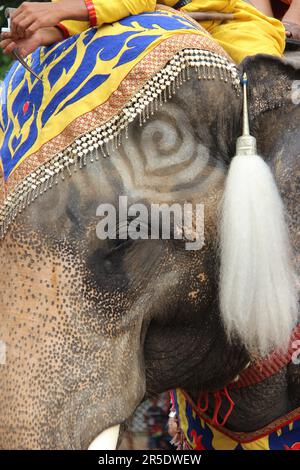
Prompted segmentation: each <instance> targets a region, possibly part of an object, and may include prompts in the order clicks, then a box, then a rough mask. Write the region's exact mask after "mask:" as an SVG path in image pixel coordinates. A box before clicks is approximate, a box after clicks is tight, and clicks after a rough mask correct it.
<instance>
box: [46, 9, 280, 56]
mask: <svg viewBox="0 0 300 470" xmlns="http://www.w3.org/2000/svg"><path fill="white" fill-rule="evenodd" d="M52 1H55V2H57V1H59V0H52ZM86 2H87V3H89V4H90V8H91V10H92V11H91V10H90V20H91V21H90V22H81V21H64V22H62V23H61V24H60V25H58V26H59V27H60V28H61V30H62V31H63V32H64V34H65V37H68V36H69V35H74V34H78V33H81V32H83V31H85V30H86V29H88V28H89V27H90V26H101V25H103V24H104V23H114V22H116V21H119V20H121V19H123V18H125V17H127V16H129V15H138V14H140V13H144V12H148V11H154V10H155V8H156V6H157V5H158V4H163V5H165V6H168V7H175V6H176V8H178V6H180V5H179V2H178V0H159V2H157V1H156V0H109V1H107V0H86ZM180 9H181V10H182V11H185V12H197V11H198V12H199V11H214V12H222V13H232V14H233V16H234V18H233V19H232V20H227V21H216V20H214V21H202V22H201V26H203V28H205V29H206V30H207V31H208V32H209V33H210V34H211V35H212V37H213V38H214V39H215V40H216V41H217V42H218V43H219V44H220V45H221V46H222V47H223V48H224V49H225V51H226V52H227V53H228V54H229V55H230V56H231V57H232V59H233V60H234V61H235V62H236V63H239V62H241V61H242V60H243V59H244V58H245V57H247V56H250V55H255V54H269V55H275V56H282V55H283V52H284V48H285V29H284V26H283V25H282V23H281V22H280V21H278V20H276V19H275V18H269V17H267V16H265V15H264V14H263V13H261V12H259V11H258V10H257V9H256V8H254V7H253V6H252V5H250V4H249V3H246V2H244V1H243V0H191V1H190V2H189V3H187V4H186V5H184V6H183V7H182V8H180Z"/></svg>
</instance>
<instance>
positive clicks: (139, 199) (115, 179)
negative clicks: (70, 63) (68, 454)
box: [0, 55, 300, 449]
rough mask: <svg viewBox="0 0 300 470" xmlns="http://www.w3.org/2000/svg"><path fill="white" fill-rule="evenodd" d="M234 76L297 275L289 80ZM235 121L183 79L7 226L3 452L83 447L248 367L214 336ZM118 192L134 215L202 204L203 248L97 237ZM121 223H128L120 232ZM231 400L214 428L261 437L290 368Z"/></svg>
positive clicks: (227, 88) (224, 339)
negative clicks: (278, 202)
mask: <svg viewBox="0 0 300 470" xmlns="http://www.w3.org/2000/svg"><path fill="white" fill-rule="evenodd" d="M238 70H239V72H240V73H241V74H242V73H244V72H246V73H247V75H248V81H249V84H250V85H249V96H248V99H249V116H250V128H251V132H252V134H253V135H254V136H255V137H256V138H257V143H258V149H259V153H260V155H262V156H263V158H264V159H265V161H266V162H267V164H268V166H269V168H270V169H271V170H272V173H273V175H274V177H275V179H276V182H277V185H278V188H279V191H280V194H281V196H282V200H283V202H284V207H285V212H286V218H287V224H288V226H289V230H290V236H291V243H292V247H293V250H294V253H295V255H296V269H297V270H298V273H299V262H298V261H299V256H298V253H299V248H300V240H299V231H298V223H299V211H298V207H297V196H298V189H299V179H298V178H299V164H298V157H299V152H300V137H299V126H298V123H299V119H300V108H299V106H298V102H297V88H295V86H296V85H295V84H297V80H300V72H299V70H298V69H296V68H294V67H293V66H292V65H289V64H287V63H286V62H284V60H281V59H276V58H273V57H268V56H264V55H258V56H256V57H251V58H247V59H246V60H245V61H244V62H243V63H242V64H240V66H239V68H238ZM293 90H294V91H293ZM292 93H294V95H293V99H292V97H291V94H292ZM242 108H243V99H242V94H241V93H237V92H236V90H235V89H234V87H233V86H232V83H231V81H230V80H228V81H223V80H220V79H218V78H215V79H214V80H210V79H203V80H199V77H198V73H197V71H196V70H194V69H193V70H191V72H190V77H189V80H186V81H183V83H182V84H181V86H180V87H179V88H178V90H177V91H176V93H175V94H174V95H173V96H171V97H169V99H167V100H166V102H163V103H162V106H161V107H158V109H157V110H155V111H154V112H153V114H152V113H150V116H148V118H147V119H146V122H142V123H141V124H142V125H140V122H139V119H138V117H137V118H135V119H133V120H132V122H131V123H130V125H129V127H128V135H127V136H126V138H125V139H123V142H122V143H121V145H118V146H115V147H111V148H110V151H109V155H105V156H104V155H103V152H102V151H101V150H100V149H98V150H93V151H92V152H90V155H89V156H88V158H87V159H86V161H84V163H83V164H82V165H80V166H79V165H78V166H77V170H76V171H75V170H74V171H73V170H72V176H71V177H68V175H67V176H65V177H64V178H60V177H59V178H58V184H57V185H55V184H53V187H52V188H48V190H47V191H46V192H44V193H42V194H40V195H39V197H38V198H37V199H36V200H35V201H34V202H33V203H32V204H30V205H28V206H26V207H25V209H24V210H22V211H21V212H20V213H17V214H16V217H15V219H14V220H13V221H12V223H11V225H10V227H9V228H8V230H7V232H6V233H5V235H4V236H3V238H2V240H1V243H0V259H1V268H0V269H1V287H0V299H1V310H0V339H1V340H2V341H3V342H4V343H5V344H6V365H1V366H0V423H1V431H0V448H1V449H87V448H88V447H89V445H90V444H91V442H92V441H93V440H94V439H95V438H96V437H97V436H98V435H100V434H101V433H102V432H104V431H106V430H107V429H110V428H112V427H114V426H118V425H120V424H122V423H125V422H126V420H127V419H129V418H130V416H131V415H132V414H133V413H134V411H135V409H136V408H137V407H138V406H139V404H140V403H141V402H142V401H143V400H144V398H145V397H147V396H155V395H157V394H159V393H161V392H164V391H167V390H171V389H176V388H180V389H184V390H186V391H187V392H188V393H189V394H190V396H191V397H193V398H194V399H195V400H197V397H198V396H199V394H200V393H201V392H214V391H216V390H220V389H222V388H223V387H225V386H227V385H228V384H230V383H232V382H233V381H234V380H235V378H236V377H237V376H238V375H239V374H240V373H241V372H242V371H243V370H244V369H245V368H247V366H248V365H249V362H251V361H252V360H253V357H252V355H251V351H249V349H248V348H247V345H245V343H244V341H243V338H241V337H239V336H238V335H236V336H235V337H234V339H232V338H231V339H230V338H229V337H228V335H227V332H226V325H224V321H223V320H222V317H221V314H220V307H219V294H218V291H219V271H220V249H219V240H218V235H217V233H218V223H219V205H220V201H221V200H222V195H223V192H224V186H225V183H226V176H227V173H228V168H229V164H230V160H231V158H232V156H234V154H235V144H236V140H237V138H238V136H240V135H241V132H242V120H241V116H242ZM274 129H276V132H274ZM120 195H122V196H124V197H126V198H127V201H128V204H129V205H132V204H143V206H144V207H146V208H150V206H151V205H152V204H163V203H165V204H177V205H179V207H183V205H184V204H186V203H187V202H188V203H191V204H193V205H195V204H202V205H203V206H204V216H205V224H204V240H205V242H204V244H203V247H202V248H201V250H186V247H185V243H186V239H185V238H184V237H183V238H181V239H179V238H178V239H176V238H175V237H174V238H172V237H171V238H170V239H165V238H164V237H163V236H162V233H161V232H159V236H157V237H156V238H154V239H143V238H142V237H141V238H138V237H136V239H133V238H132V239H129V238H127V239H122V237H119V238H118V237H116V238H113V239H109V238H107V239H100V238H99V237H98V236H97V227H99V221H100V220H101V219H100V217H99V206H100V205H101V204H104V205H105V206H104V208H106V209H107V208H108V207H109V205H110V206H112V207H116V208H118V207H119V196H120ZM118 211H119V209H117V212H118ZM100 212H101V211H100ZM97 214H98V215H97ZM102 215H103V213H102ZM132 222H133V217H132V215H131V216H130V215H128V218H127V220H126V221H125V225H126V228H127V226H129V225H130V224H131V223H132ZM147 223H148V224H149V225H147V224H146V225H147V227H146V228H145V227H144V228H145V229H147V230H148V229H149V228H151V219H150V218H149V221H148V222H147ZM173 228H174V227H173ZM122 229H124V227H123V226H122V223H120V224H119V225H118V224H117V225H116V230H117V232H118V233H119V234H120V233H121V232H122ZM232 397H233V399H234V402H235V407H234V409H233V412H232V414H231V416H230V418H229V420H228V423H227V426H228V428H229V429H231V430H233V431H237V432H252V431H255V430H257V429H259V428H262V427H264V426H266V425H267V424H268V423H270V422H272V421H273V420H275V419H276V418H278V417H281V416H284V415H286V414H287V413H288V412H289V411H291V410H294V409H296V408H298V407H299V406H300V373H299V367H298V366H296V365H295V364H293V363H291V364H289V365H287V366H285V367H283V368H282V369H281V370H280V371H279V372H277V373H276V374H274V375H272V376H271V377H269V378H267V379H266V380H264V381H262V382H261V383H258V384H256V385H255V386H253V387H249V388H246V389H242V390H234V391H232ZM270 403H272V406H270ZM212 411H213V404H212V403H209V412H212ZM225 411H226V410H225V409H223V407H222V408H221V416H222V417H223V416H224V414H225Z"/></svg>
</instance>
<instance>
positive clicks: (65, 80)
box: [0, 11, 208, 181]
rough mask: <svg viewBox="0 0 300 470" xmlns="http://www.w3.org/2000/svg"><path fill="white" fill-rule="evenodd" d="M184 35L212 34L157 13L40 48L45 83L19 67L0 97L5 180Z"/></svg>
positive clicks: (39, 69) (33, 61) (38, 68)
mask: <svg viewBox="0 0 300 470" xmlns="http://www.w3.org/2000/svg"><path fill="white" fill-rule="evenodd" d="M180 34H194V35H195V34H197V35H201V36H208V34H206V33H205V32H204V30H202V29H201V28H200V27H198V26H197V24H196V23H194V22H193V21H189V19H188V18H185V17H183V16H182V15H177V14H175V13H171V12H169V11H156V12H153V13H147V14H146V13H145V14H141V15H137V16H131V17H128V18H125V19H123V20H121V21H119V22H117V23H114V24H113V25H106V26H104V27H102V28H99V29H97V28H93V29H89V30H87V31H86V32H84V33H82V34H80V35H76V36H73V37H71V38H69V39H67V40H65V41H63V42H61V43H58V44H56V45H53V46H51V47H48V48H44V47H43V48H40V49H38V50H37V51H35V52H34V53H33V54H32V55H31V56H30V58H29V62H30V65H31V67H32V68H33V70H34V71H35V72H36V73H37V74H38V75H39V76H40V77H41V78H42V81H38V80H36V79H35V78H34V77H33V76H32V75H31V74H30V73H28V72H27V71H26V70H25V69H24V67H22V66H21V65H20V64H18V63H15V65H14V66H13V67H12V69H11V70H10V72H9V74H8V75H7V77H6V79H5V80H4V83H3V84H2V93H1V102H2V107H1V113H0V149H1V155H0V157H1V165H2V170H3V173H4V178H5V181H7V179H8V178H9V176H10V175H11V174H12V172H14V170H15V169H16V168H17V167H18V166H19V165H20V164H21V163H22V162H23V161H24V160H25V159H27V158H28V157H29V156H30V155H31V154H34V153H35V152H37V151H38V150H39V148H40V147H41V146H42V145H43V144H45V142H47V141H50V140H51V139H52V138H53V137H55V136H57V135H59V134H60V133H61V132H62V131H63V130H64V129H65V128H66V127H67V126H68V125H69V124H70V123H71V122H72V121H73V120H74V119H76V118H77V117H79V116H83V115H85V114H86V113H88V112H89V111H91V110H92V109H93V108H95V106H99V105H101V104H102V103H105V102H106V101H107V100H108V99H109V98H110V95H111V94H112V93H113V92H114V91H115V90H116V89H117V88H118V86H119V85H120V83H121V82H122V80H123V79H124V78H125V77H126V76H127V75H128V73H129V72H130V71H131V70H132V69H133V68H134V66H135V65H136V64H137V63H138V62H140V61H141V60H142V59H143V58H144V57H145V56H147V54H148V53H149V52H150V51H151V50H152V49H153V48H155V47H156V46H157V45H158V44H160V43H161V42H162V41H164V40H166V39H167V38H170V37H172V36H178V35H180Z"/></svg>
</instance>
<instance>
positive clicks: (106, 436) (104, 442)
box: [89, 424, 120, 450]
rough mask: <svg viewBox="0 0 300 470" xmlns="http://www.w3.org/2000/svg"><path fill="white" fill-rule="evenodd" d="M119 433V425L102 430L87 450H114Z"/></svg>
mask: <svg viewBox="0 0 300 470" xmlns="http://www.w3.org/2000/svg"><path fill="white" fill-rule="evenodd" d="M119 434H120V425H119V424H118V425H117V426H112V427H111V428H108V429H106V430H105V431H103V432H102V433H101V434H100V435H99V436H98V437H96V439H95V440H94V441H93V442H92V443H91V445H90V446H89V450H116V448H117V444H118V439H119Z"/></svg>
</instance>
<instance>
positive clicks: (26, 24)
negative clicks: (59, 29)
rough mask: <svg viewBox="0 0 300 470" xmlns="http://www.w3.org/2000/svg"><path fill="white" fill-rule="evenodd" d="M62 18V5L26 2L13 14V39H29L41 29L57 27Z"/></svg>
mask: <svg viewBox="0 0 300 470" xmlns="http://www.w3.org/2000/svg"><path fill="white" fill-rule="evenodd" d="M62 16H63V11H62V8H61V4H60V3H57V4H56V3H39V2H34V3H29V2H24V3H22V5H21V6H20V7H19V8H17V10H16V11H15V12H13V13H12V14H11V34H12V37H13V38H14V39H24V38H29V37H30V36H31V35H33V34H34V33H36V32H37V31H38V30H39V29H41V28H45V27H50V26H56V25H57V24H58V23H59V22H60V21H61V20H62Z"/></svg>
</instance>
